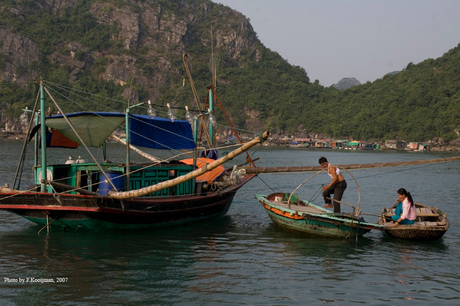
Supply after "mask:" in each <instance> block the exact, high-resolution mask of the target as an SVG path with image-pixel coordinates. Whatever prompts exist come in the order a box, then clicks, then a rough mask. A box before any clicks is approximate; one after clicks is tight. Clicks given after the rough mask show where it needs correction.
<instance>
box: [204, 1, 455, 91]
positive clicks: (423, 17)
mask: <svg viewBox="0 0 460 306" xmlns="http://www.w3.org/2000/svg"><path fill="white" fill-rule="evenodd" d="M213 1H214V2H216V3H221V4H224V5H226V6H229V7H231V8H232V9H234V10H237V11H239V12H241V13H242V14H243V15H245V16H246V17H247V18H249V19H250V21H251V24H252V26H253V28H254V30H255V32H256V33H257V36H258V37H259V39H260V41H261V42H262V43H263V44H264V45H265V46H266V47H267V48H269V49H271V50H272V51H275V52H278V53H279V54H280V55H281V56H282V57H283V58H284V59H286V60H287V61H288V62H289V63H290V64H292V65H296V66H301V67H303V68H304V69H305V71H306V72H307V74H308V76H309V78H310V81H312V82H313V81H314V80H316V79H317V80H319V81H320V83H321V84H322V85H324V86H330V85H332V84H334V83H337V82H338V81H340V80H341V79H342V78H344V77H355V78H356V79H358V80H359V81H360V82H361V83H365V82H367V81H371V82H373V81H375V80H376V79H378V78H381V77H383V76H384V75H385V74H386V73H388V72H392V71H399V70H402V69H404V68H405V67H406V66H407V64H408V63H410V62H412V63H414V64H417V63H420V62H421V61H423V60H425V59H428V58H437V57H440V56H442V55H443V54H444V53H446V52H447V51H449V50H450V49H452V48H454V47H456V46H457V45H458V44H459V43H460V0H314V1H313V0H213Z"/></svg>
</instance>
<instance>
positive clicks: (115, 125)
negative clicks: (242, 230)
mask: <svg viewBox="0 0 460 306" xmlns="http://www.w3.org/2000/svg"><path fill="white" fill-rule="evenodd" d="M47 86H48V85H47V84H45V83H44V82H43V81H41V82H40V103H38V102H36V105H35V107H34V110H33V113H34V114H36V117H37V118H38V119H37V125H36V128H32V126H33V124H32V122H33V121H32V120H31V121H30V122H31V123H30V124H29V133H30V135H29V136H28V138H32V137H33V136H34V133H37V134H39V135H40V140H38V135H35V141H36V156H35V159H34V167H33V172H34V173H33V177H34V183H33V185H32V186H30V187H29V188H27V189H21V187H20V180H17V178H18V174H17V177H16V178H15V181H14V183H13V186H12V187H11V188H6V187H4V188H2V189H1V190H0V209H2V210H6V211H9V212H12V213H15V214H18V215H20V216H23V217H25V218H27V219H29V220H30V221H32V222H35V223H37V224H40V225H42V226H43V228H42V230H43V229H44V228H45V227H46V228H47V229H48V230H49V229H50V228H58V227H60V228H64V229H83V228H85V229H91V230H97V229H138V228H150V227H158V226H170V225H180V224H184V223H189V222H196V221H200V220H204V219H208V218H214V217H218V216H222V215H224V214H225V213H226V212H227V211H228V209H229V207H230V205H231V203H232V200H233V197H234V196H235V193H236V192H237V191H238V189H239V188H241V187H242V186H243V185H244V184H246V183H247V182H249V181H250V180H251V179H252V178H253V177H254V176H255V174H246V173H245V169H244V168H243V167H237V166H236V165H235V166H233V167H231V168H229V169H225V168H224V167H223V164H224V163H225V162H227V161H229V160H231V159H233V158H234V157H235V156H237V155H239V154H241V153H243V152H245V151H247V150H248V149H250V148H251V147H252V146H254V145H256V144H259V143H261V142H262V141H263V140H265V139H266V138H267V137H268V135H269V133H268V132H265V133H264V134H263V135H262V136H260V137H257V138H255V139H254V140H252V141H250V142H248V143H245V144H243V145H242V146H241V147H239V148H237V149H236V150H234V151H232V152H230V153H229V154H227V155H226V156H224V157H221V158H219V159H217V160H210V159H204V158H203V159H201V160H200V159H197V156H198V154H199V151H198V150H197V141H196V139H197V136H196V134H193V132H192V126H191V124H190V123H189V122H188V121H186V120H170V119H166V118H159V117H154V116H147V115H134V114H130V113H129V109H127V110H126V112H125V113H101V112H80V113H71V114H66V113H65V112H64V111H62V109H61V108H60V106H59V105H58V104H57V102H56V101H55V100H54V98H53V97H52V96H51V94H50V92H49V91H50V90H48V87H47ZM211 91H212V88H211V89H210V93H209V97H211V96H212V92H211ZM44 92H46V93H48V95H49V97H50V98H51V100H52V101H53V103H54V106H55V107H56V108H58V110H59V112H60V115H57V116H48V117H45V116H44V115H45V113H46V111H45V110H46V109H47V108H46V107H45V95H44ZM37 101H38V99H37ZM219 103H220V102H219ZM38 104H40V107H38V106H37V105H38ZM38 109H40V112H38ZM209 112H210V110H209V111H208V112H202V113H200V114H199V116H204V115H208V114H209ZM196 122H197V117H195V131H197V130H198V129H197V128H196V127H197V123H196ZM123 125H124V126H123ZM123 127H124V128H125V129H126V131H127V132H126V143H127V145H129V146H130V147H131V146H141V147H147V148H153V149H171V150H178V151H180V152H182V151H183V150H189V151H188V154H187V157H190V156H194V158H192V162H190V160H189V158H188V159H187V160H182V161H181V160H158V159H154V158H153V161H149V162H148V163H139V164H134V163H132V162H131V159H130V153H129V152H130V150H129V149H127V154H126V162H125V163H123V162H122V163H120V162H118V163H112V162H109V161H108V159H107V156H106V150H105V142H106V141H107V139H108V137H110V135H111V134H112V132H113V131H114V130H115V129H120V128H123ZM38 130H40V133H38V132H37V131H38ZM211 133H212V131H211ZM26 143H27V141H26V142H25V144H26ZM80 145H82V146H84V147H85V149H87V154H88V155H89V156H90V157H91V159H92V161H91V162H85V161H82V160H80V161H77V162H75V160H67V161H66V159H67V155H66V156H61V158H60V161H57V162H56V160H54V161H50V160H48V159H49V157H48V154H47V150H50V148H51V147H67V148H69V147H77V146H80ZM88 147H96V148H101V147H103V148H104V150H103V155H104V156H103V157H102V161H98V159H96V158H95V157H94V156H93V154H92V153H91V150H89V149H88ZM23 166H24V163H23V156H21V158H20V162H19V165H18V173H19V174H20V171H19V170H20V169H22V168H23ZM209 173H211V175H210V176H206V175H208V174H209ZM19 177H20V176H19ZM17 182H19V183H17Z"/></svg>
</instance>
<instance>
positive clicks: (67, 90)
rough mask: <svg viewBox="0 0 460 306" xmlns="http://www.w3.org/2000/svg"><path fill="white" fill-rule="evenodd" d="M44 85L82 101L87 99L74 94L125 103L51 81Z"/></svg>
mask: <svg viewBox="0 0 460 306" xmlns="http://www.w3.org/2000/svg"><path fill="white" fill-rule="evenodd" d="M46 84H52V85H53V86H55V87H57V88H60V89H62V90H66V92H68V93H69V94H72V95H75V96H77V97H80V98H82V99H84V100H88V98H85V97H83V96H78V95H77V94H76V93H75V92H79V93H84V94H87V95H88V96H94V97H98V98H102V99H105V100H110V101H114V102H118V103H124V104H126V103H127V102H126V101H125V100H118V99H114V98H110V97H106V96H102V95H98V94H93V93H89V92H86V91H83V90H79V89H76V88H72V87H68V86H65V85H61V84H57V83H54V82H51V81H46ZM107 108H109V107H107Z"/></svg>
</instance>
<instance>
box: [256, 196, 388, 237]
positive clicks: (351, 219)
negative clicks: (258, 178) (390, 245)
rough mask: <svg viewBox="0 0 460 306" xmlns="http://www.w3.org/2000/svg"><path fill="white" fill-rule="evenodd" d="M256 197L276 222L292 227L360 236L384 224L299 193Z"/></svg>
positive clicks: (313, 232)
mask: <svg viewBox="0 0 460 306" xmlns="http://www.w3.org/2000/svg"><path fill="white" fill-rule="evenodd" d="M255 197H256V198H257V200H259V202H260V203H261V204H262V206H263V207H264V208H265V210H266V212H267V213H268V215H269V217H270V219H271V220H272V221H273V223H274V224H275V225H277V226H280V227H281V228H284V229H286V230H289V231H294V232H298V233H304V234H309V235H316V236H323V237H335V238H356V237H361V236H362V235H364V234H366V233H368V232H369V231H370V230H371V229H380V227H381V226H380V225H377V224H372V223H367V222H365V220H364V219H363V218H362V217H360V216H359V215H357V214H353V213H332V212H331V211H329V210H327V209H324V208H323V207H320V206H317V205H315V204H313V203H311V202H309V201H302V200H300V199H298V197H297V196H296V195H295V194H289V193H272V194H270V195H268V196H265V195H256V196H255Z"/></svg>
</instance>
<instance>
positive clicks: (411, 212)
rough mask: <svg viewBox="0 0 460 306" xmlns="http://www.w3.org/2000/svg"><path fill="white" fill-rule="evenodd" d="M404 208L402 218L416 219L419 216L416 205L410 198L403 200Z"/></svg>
mask: <svg viewBox="0 0 460 306" xmlns="http://www.w3.org/2000/svg"><path fill="white" fill-rule="evenodd" d="M402 208H403V212H402V214H401V219H402V220H404V219H407V220H415V218H416V217H417V215H416V212H415V207H413V206H412V204H411V203H410V202H409V199H408V198H405V199H404V201H403V202H402Z"/></svg>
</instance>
